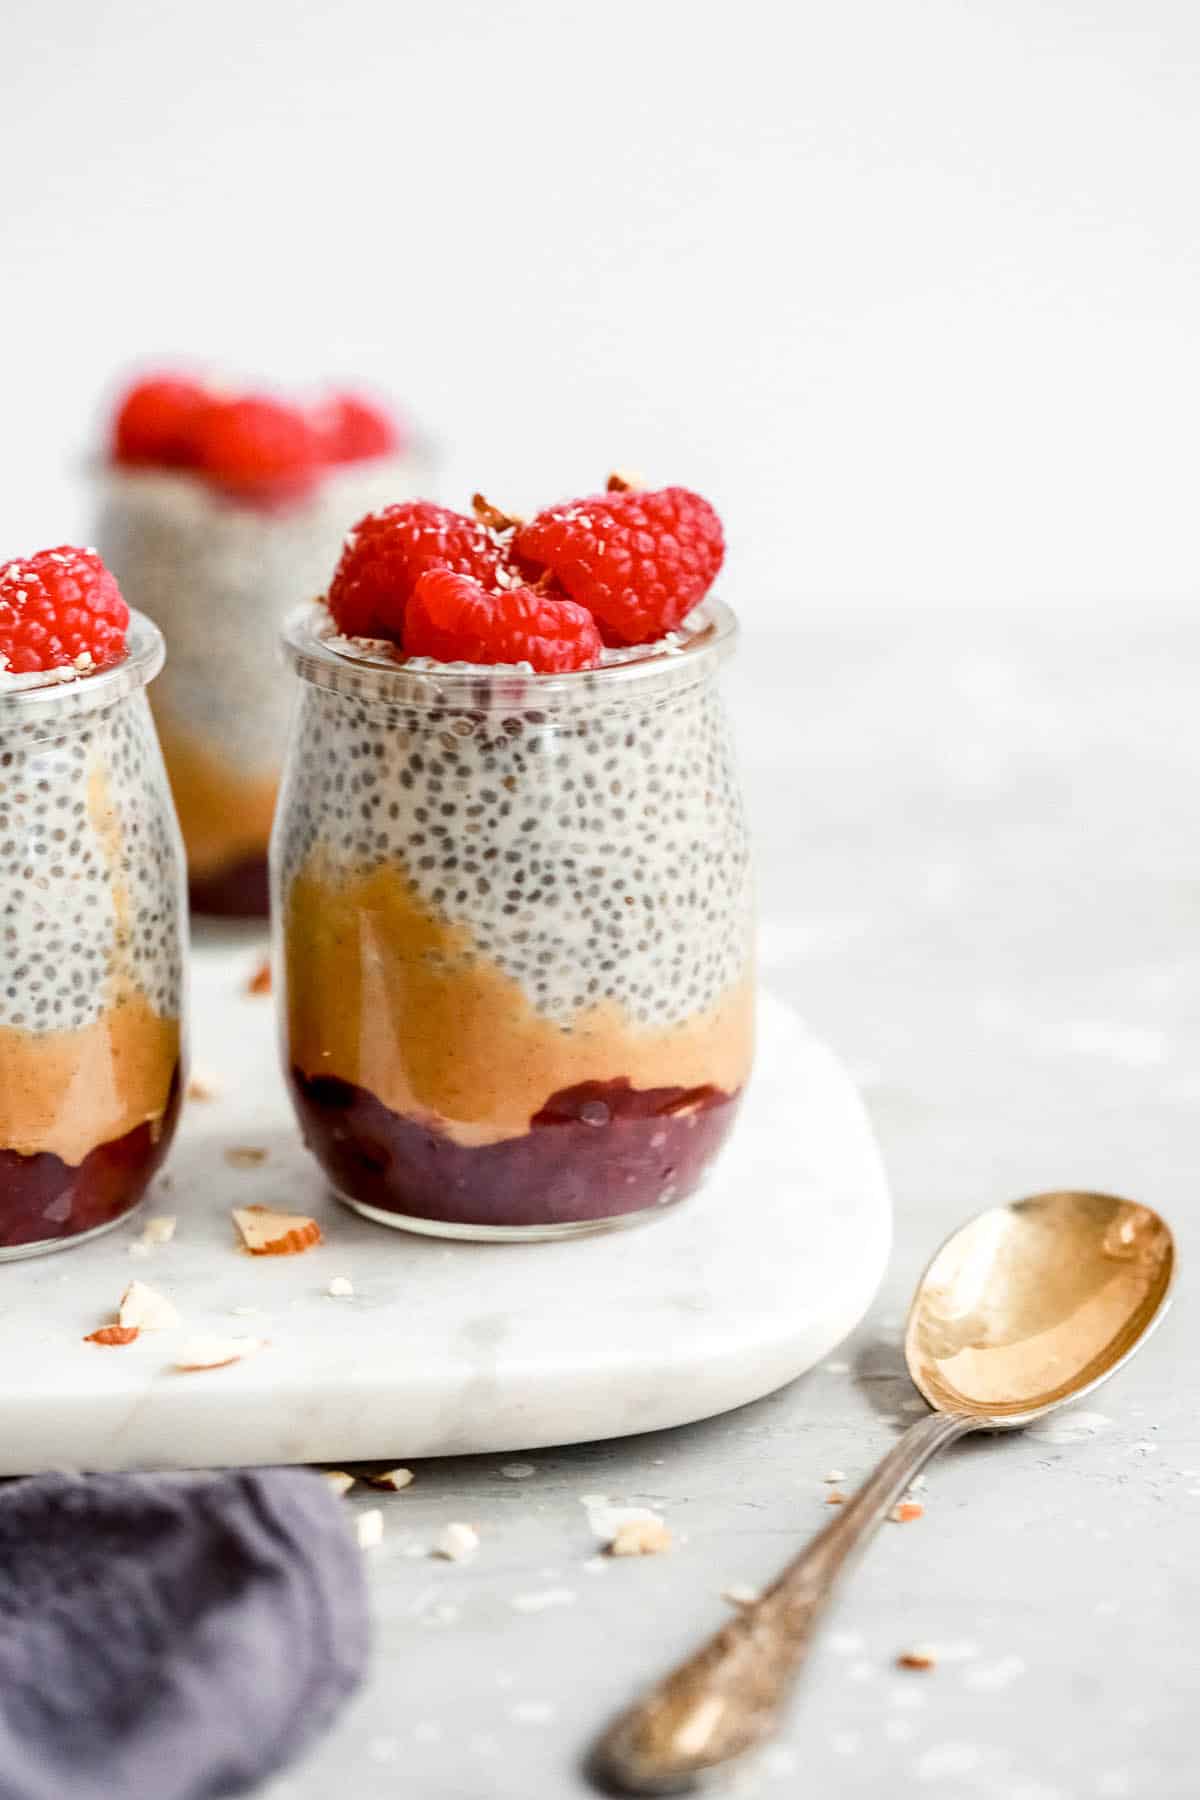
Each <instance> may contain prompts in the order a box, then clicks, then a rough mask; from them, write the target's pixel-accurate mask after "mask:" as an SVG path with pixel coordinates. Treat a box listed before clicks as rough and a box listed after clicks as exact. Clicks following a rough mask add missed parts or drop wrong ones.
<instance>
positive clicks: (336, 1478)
mask: <svg viewBox="0 0 1200 1800" xmlns="http://www.w3.org/2000/svg"><path fill="white" fill-rule="evenodd" d="M321 1479H322V1480H323V1481H326V1482H328V1484H329V1486H330V1487H331V1488H332V1489H333V1491H334V1493H335V1494H339V1495H340V1494H348V1493H349V1492H350V1489H351V1488H352V1487H353V1486H354V1476H353V1475H350V1474H347V1472H346V1470H345V1469H322V1470H321Z"/></svg>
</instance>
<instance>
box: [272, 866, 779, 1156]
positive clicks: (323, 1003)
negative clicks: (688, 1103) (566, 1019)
mask: <svg viewBox="0 0 1200 1800" xmlns="http://www.w3.org/2000/svg"><path fill="white" fill-rule="evenodd" d="M284 930H285V944H286V951H285V971H286V979H287V999H286V1020H287V1032H288V1052H289V1057H290V1060H291V1062H292V1063H293V1064H294V1065H296V1066H297V1067H298V1068H300V1069H301V1070H302V1071H303V1073H304V1074H305V1075H308V1076H314V1075H335V1076H339V1077H340V1078H341V1079H342V1080H343V1081H349V1082H353V1083H354V1084H355V1085H356V1086H358V1087H362V1088H366V1089H368V1090H369V1091H370V1092H371V1093H372V1094H374V1095H375V1097H376V1098H377V1099H379V1100H381V1101H382V1102H383V1103H384V1105H385V1106H388V1107H390V1108H391V1109H392V1111H393V1112H398V1113H401V1114H403V1115H404V1116H406V1117H408V1118H417V1119H425V1120H428V1121H429V1122H430V1123H431V1124H435V1125H436V1126H437V1127H438V1128H439V1129H440V1130H442V1131H444V1132H446V1133H447V1134H448V1135H449V1136H451V1137H453V1138H454V1139H455V1140H456V1141H457V1142H459V1143H463V1144H480V1143H492V1142H496V1141H497V1140H499V1139H501V1138H506V1137H516V1136H519V1135H520V1134H522V1133H524V1132H526V1131H528V1129H529V1122H530V1120H531V1118H532V1117H533V1115H534V1113H536V1112H537V1111H539V1109H540V1108H541V1107H542V1106H543V1104H544V1103H545V1101H546V1100H547V1098H548V1097H549V1096H550V1095H551V1094H555V1093H557V1092H559V1091H560V1090H561V1089H563V1088H569V1087H574V1086H575V1085H576V1084H577V1083H579V1082H583V1081H610V1080H619V1079H620V1078H621V1077H622V1076H624V1077H627V1078H628V1080H629V1081H630V1083H631V1084H632V1086H634V1087H635V1088H642V1089H645V1088H657V1087H683V1088H691V1087H706V1086H710V1085H711V1086H713V1087H716V1088H719V1089H721V1090H722V1091H723V1092H725V1093H734V1092H736V1091H737V1090H738V1089H739V1088H740V1087H741V1086H742V1084H743V1082H744V1081H745V1079H746V1077H747V1075H748V1074H749V1071H750V1062H751V1056H752V1050H753V1030H754V1019H753V1015H754V1001H753V982H752V979H751V976H750V974H749V973H747V974H746V976H745V977H743V979H742V980H740V981H739V982H738V983H737V984H736V985H735V986H733V987H731V988H730V989H728V990H727V992H726V993H725V994H724V995H723V996H722V998H721V999H720V1000H719V1001H718V1003H717V1004H716V1005H715V1006H713V1007H711V1008H710V1009H709V1010H708V1011H706V1012H704V1013H702V1014H698V1015H696V1016H695V1017H694V1018H691V1019H687V1020H685V1021H684V1022H683V1023H681V1024H678V1025H673V1026H670V1027H666V1028H662V1029H653V1028H647V1027H642V1026H640V1025H638V1024H636V1023H635V1022H634V1021H632V1020H630V1019H629V1017H628V1016H627V1015H626V1014H625V1012H624V1011H623V1010H622V1009H621V1008H620V1007H619V1006H617V1005H615V1004H614V1003H613V1002H611V1001H605V1002H602V1003H600V1004H598V1005H592V1006H589V1007H588V1008H586V1009H585V1010H582V1011H580V1012H579V1013H577V1014H576V1015H575V1016H574V1018H573V1019H572V1021H571V1023H570V1024H569V1025H568V1026H564V1025H562V1024H561V1023H559V1022H557V1021H555V1020H551V1019H548V1018H546V1017H544V1016H543V1015H541V1014H539V1013H538V1012H537V1011H536V1009H535V1008H534V1007H533V1006H532V1005H531V1004H530V1002H529V1000H528V998H527V997H526V994H525V991H524V989H523V988H522V987H521V985H520V984H519V983H518V982H517V981H514V980H513V979H512V978H511V977H510V976H508V975H506V974H505V973H504V972H503V971H502V970H500V969H498V968H497V967H496V965H495V964H494V963H493V962H491V961H489V960H488V959H486V958H484V957H482V956H480V955H479V954H478V952H477V950H476V949H475V947H474V945H473V942H472V939H471V934H470V932H469V931H468V930H467V929H466V928H465V927H463V926H461V925H453V924H449V923H447V922H446V921H444V920H441V919H438V918H437V917H435V916H434V915H432V914H431V913H430V912H428V911H427V910H426V909H425V908H424V907H423V906H422V905H421V904H420V902H419V901H418V899H417V897H416V895H415V893H414V890H413V888H412V886H411V884H410V883H409V881H408V880H407V878H406V877H405V875H404V872H403V870H402V869H396V868H393V867H390V866H389V867H384V868H381V869H377V870H375V871H374V872H372V873H371V874H369V875H363V876H355V877H343V876H341V875H339V874H338V873H336V872H335V871H332V870H330V869H329V868H328V867H326V866H325V865H324V862H323V859H322V858H321V856H320V853H319V852H317V853H316V855H315V856H314V857H313V858H310V860H309V862H308V863H307V864H306V866H305V868H304V869H303V870H302V871H301V873H300V874H299V875H298V876H297V877H296V879H295V880H294V881H293V883H292V886H291V889H290V891H289V893H288V896H287V900H286V904H285V919H284Z"/></svg>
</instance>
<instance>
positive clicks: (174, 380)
mask: <svg viewBox="0 0 1200 1800" xmlns="http://www.w3.org/2000/svg"><path fill="white" fill-rule="evenodd" d="M207 405H208V395H207V394H206V393H205V391H204V389H203V388H202V387H201V386H200V383H199V382H198V381H189V380H187V379H186V378H185V377H183V376H179V375H151V376H149V377H148V378H147V379H146V380H145V381H139V382H137V383H135V385H134V386H133V387H131V388H130V390H129V392H128V393H127V394H126V395H125V398H124V399H123V400H122V402H121V404H120V406H119V407H118V409H117V416H116V419H115V421H114V424H113V457H114V459H115V461H117V462H120V463H149V464H152V465H154V466H155V467H158V468H164V469H186V468H189V467H190V466H191V465H192V464H193V463H194V462H195V460H196V427H197V425H198V423H199V421H200V417H201V414H202V413H203V412H204V410H205V408H206V407H207Z"/></svg>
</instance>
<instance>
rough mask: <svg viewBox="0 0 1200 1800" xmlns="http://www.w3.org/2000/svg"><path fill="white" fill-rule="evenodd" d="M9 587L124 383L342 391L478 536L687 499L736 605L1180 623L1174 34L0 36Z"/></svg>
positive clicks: (1148, 2)
mask: <svg viewBox="0 0 1200 1800" xmlns="http://www.w3.org/2000/svg"><path fill="white" fill-rule="evenodd" d="M2 21H3V22H2V23H0V86H2V91H3V104H2V105H0V184H2V187H3V210H4V231H3V239H2V242H3V271H4V274H3V285H2V288H0V293H2V295H3V299H2V301H0V310H2V314H3V319H4V331H3V349H2V350H0V357H2V364H3V429H2V430H0V527H2V534H0V556H3V555H10V554H15V553H17V552H19V551H26V550H29V549H32V548H34V547H36V546H37V545H38V544H40V543H44V542H47V541H53V540H55V539H57V538H60V537H63V536H71V535H75V534H77V533H80V532H82V531H83V530H84V529H85V527H86V512H85V510H84V507H83V496H82V494H81V493H80V492H79V491H78V489H77V487H76V486H75V485H73V484H72V483H71V481H70V480H69V479H68V474H69V471H70V470H71V469H72V467H73V466H75V465H77V464H78V461H79V459H80V458H81V457H82V456H83V455H84V454H85V453H86V450H87V446H88V441H89V432H90V431H91V429H92V426H93V421H94V419H95V416H96V410H97V408H98V406H99V405H100V403H101V400H102V397H103V395H104V393H105V390H106V387H107V385H108V384H109V382H110V381H111V379H112V377H113V374H114V372H115V371H117V370H119V369H120V368H122V367H123V366H124V365H125V364H126V363H127V362H128V361H129V360H130V359H131V358H134V357H137V356H139V355H145V354H147V353H149V354H153V353H170V352H181V351H183V352H194V353H195V354H197V355H199V356H201V357H213V358H216V359H219V360H220V361H222V362H223V363H226V364H233V365H234V366H236V367H240V368H242V369H244V370H248V371H250V372H257V371H261V372H264V373H266V374H267V375H269V376H273V377H276V378H280V379H301V380H303V379H307V378H310V377H314V376H317V375H319V374H321V373H324V372H343V373H357V374H361V375H364V376H367V377H369V378H373V379H374V380H376V381H377V382H379V383H382V384H383V385H384V386H386V387H389V388H391V389H392V390H393V391H394V392H395V393H396V394H397V395H398V396H399V397H400V398H402V399H403V400H405V401H407V403H408V404H409V405H410V406H411V408H412V409H413V410H414V411H415V413H416V414H417V416H418V417H419V418H420V419H421V420H422V421H423V422H424V423H425V424H426V425H427V426H429V427H430V428H432V429H433V430H434V431H435V432H436V433H437V435H438V436H439V437H440V438H441V439H442V440H443V441H444V443H445V445H446V446H447V450H448V456H447V462H446V466H445V469H444V474H443V481H442V486H443V488H444V489H445V490H446V491H447V492H449V493H450V494H451V495H454V496H459V495H461V496H463V497H464V498H465V495H466V493H468V492H469V490H470V489H471V487H473V486H481V487H483V488H484V489H485V490H486V491H487V492H489V493H490V494H493V495H495V497H496V498H497V499H498V500H500V501H502V502H506V503H511V504H513V505H515V506H518V507H525V506H528V505H530V504H534V503H536V502H537V501H538V500H545V499H550V498H557V497H561V496H562V495H565V494H567V493H571V492H577V491H579V490H581V489H584V490H586V489H587V488H589V487H590V486H592V485H593V484H594V483H595V482H597V481H598V480H599V478H600V477H602V476H603V474H604V473H605V471H606V469H607V468H608V467H609V466H610V465H612V464H614V463H622V464H625V465H629V466H633V467H636V468H639V469H642V470H644V471H645V472H646V473H648V474H649V475H651V476H653V477H655V478H657V479H660V480H672V479H677V480H684V481H687V482H690V483H692V484H694V485H696V486H699V487H701V488H703V489H704V490H705V491H707V492H709V493H710V494H711V495H712V497H713V498H714V499H715V500H716V501H717V503H718V505H719V506H720V507H721V509H722V511H723V512H724V514H725V515H726V518H727V521H728V524H729V528H730V535H731V540H732V561H731V569H730V575H729V580H728V584H727V590H726V591H727V592H728V593H729V595H730V597H731V598H734V599H736V600H737V601H738V603H739V604H740V606H741V607H742V609H743V610H744V612H746V613H748V614H750V615H751V616H754V615H757V616H758V617H759V618H760V619H762V620H764V621H768V622H770V623H771V624H772V625H773V626H782V625H785V624H786V623H788V622H790V621H791V620H793V619H800V618H802V616H803V612H804V609H805V608H806V607H809V606H813V605H817V604H820V603H823V602H825V601H828V600H830V599H832V600H837V601H842V600H851V601H858V600H872V601H877V600H883V601H889V600H895V601H912V600H916V599H929V600H932V601H934V602H938V603H942V602H944V603H947V604H950V605H954V606H959V605H970V604H979V603H985V602H988V601H995V600H1002V601H1010V602H1012V603H1013V604H1018V603H1037V602H1039V601H1042V600H1044V599H1048V598H1058V597H1062V598H1068V599H1071V600H1076V599H1078V600H1083V601H1087V600H1091V599H1094V598H1098V597H1101V596H1110V595H1119V596H1125V597H1128V598H1130V599H1133V600H1138V601H1141V600H1144V599H1146V598H1154V597H1162V596H1166V597H1171V598H1179V597H1183V596H1187V595H1192V594H1194V593H1195V591H1196V586H1197V580H1196V568H1197V530H1196V510H1197V509H1196V485H1197V466H1196V463H1197V458H1196V447H1197V427H1196V420H1197V417H1198V416H1200V357H1198V352H1197V320H1198V319H1200V249H1198V216H1200V214H1198V209H1197V204H1196V185H1197V173H1198V171H1200V8H1197V7H1196V5H1195V4H1194V3H1193V0H1175V3H1172V0H777V3H776V0H735V3H734V4H732V5H728V6H719V7H718V6H716V5H713V4H710V3H709V0H692V3H688V0H667V3H662V4H658V3H656V0H640V3H638V0H606V3H605V4H603V5H600V4H596V5H592V6H579V5H573V4H570V0H526V3H524V4H506V3H505V0H425V3H423V4H420V5H416V4H413V3H412V0H242V3H241V4H234V3H232V0H206V4H204V5H194V6H193V5H184V4H180V3H171V0H58V3H55V0H49V3H48V4H42V5H32V4H29V3H28V0H17V3H16V4H15V5H14V4H13V3H12V0H10V4H9V5H8V7H6V8H5V9H4V10H3V14H2Z"/></svg>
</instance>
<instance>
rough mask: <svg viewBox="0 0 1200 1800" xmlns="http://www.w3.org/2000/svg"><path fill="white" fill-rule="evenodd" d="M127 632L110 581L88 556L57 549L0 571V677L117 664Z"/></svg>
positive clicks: (115, 588) (126, 611) (66, 547)
mask: <svg viewBox="0 0 1200 1800" xmlns="http://www.w3.org/2000/svg"><path fill="white" fill-rule="evenodd" d="M128 624H129V608H128V607H127V606H126V604H125V602H124V600H122V598H121V590H120V588H119V587H118V586H117V582H116V577H115V576H114V575H111V574H110V573H109V571H108V570H107V569H106V568H105V566H104V564H103V563H102V562H101V561H100V558H99V557H98V556H97V555H96V552H95V551H94V550H77V549H76V548H75V547H74V546H73V545H71V544H60V545H59V546H58V547H57V549H54V550H39V551H38V553H37V555H36V556H28V557H25V558H23V559H18V560H16V561H15V562H8V563H5V564H4V565H3V566H2V567H0V669H4V668H7V669H8V671H9V672H10V673H11V674H13V675H31V674H33V673H34V671H35V670H38V669H58V668H66V667H67V666H68V665H69V664H72V663H73V664H75V665H76V666H77V667H79V666H80V665H82V667H81V672H83V671H86V670H87V669H89V668H96V669H103V668H104V667H105V666H106V664H108V663H115V662H119V661H120V660H121V658H122V657H123V656H124V654H125V628H126V626H127V625H128ZM88 656H90V657H91V661H90V663H89V662H88V661H87V658H88Z"/></svg>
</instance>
